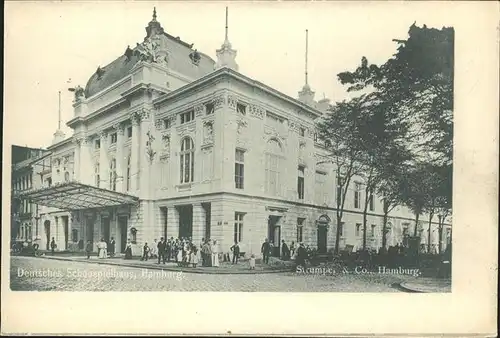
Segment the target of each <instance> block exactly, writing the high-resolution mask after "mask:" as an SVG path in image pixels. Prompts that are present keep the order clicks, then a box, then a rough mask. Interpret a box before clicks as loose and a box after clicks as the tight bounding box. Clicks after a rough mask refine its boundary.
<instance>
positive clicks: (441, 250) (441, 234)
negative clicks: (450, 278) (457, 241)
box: [438, 216, 444, 254]
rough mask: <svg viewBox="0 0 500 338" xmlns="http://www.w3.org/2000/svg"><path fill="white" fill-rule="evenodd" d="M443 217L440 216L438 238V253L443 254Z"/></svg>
mask: <svg viewBox="0 0 500 338" xmlns="http://www.w3.org/2000/svg"><path fill="white" fill-rule="evenodd" d="M441 218H442V217H441V216H438V236H439V244H438V253H439V254H441V253H442V252H443V223H444V222H443V221H442V220H441Z"/></svg>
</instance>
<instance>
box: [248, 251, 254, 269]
mask: <svg viewBox="0 0 500 338" xmlns="http://www.w3.org/2000/svg"><path fill="white" fill-rule="evenodd" d="M249 262H250V270H255V255H254V254H252V255H251V256H250V260H249Z"/></svg>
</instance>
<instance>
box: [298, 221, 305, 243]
mask: <svg viewBox="0 0 500 338" xmlns="http://www.w3.org/2000/svg"><path fill="white" fill-rule="evenodd" d="M304 221H305V218H297V243H300V242H302V241H303V234H304Z"/></svg>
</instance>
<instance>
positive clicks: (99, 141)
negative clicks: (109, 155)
mask: <svg viewBox="0 0 500 338" xmlns="http://www.w3.org/2000/svg"><path fill="white" fill-rule="evenodd" d="M94 146H95V149H100V148H101V140H100V139H97V140H95V143H94ZM58 165H59V163H58Z"/></svg>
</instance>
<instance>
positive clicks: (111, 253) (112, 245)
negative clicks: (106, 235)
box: [108, 237, 116, 257]
mask: <svg viewBox="0 0 500 338" xmlns="http://www.w3.org/2000/svg"><path fill="white" fill-rule="evenodd" d="M115 248H116V241H115V239H114V238H113V237H111V241H109V250H108V251H109V256H110V257H115Z"/></svg>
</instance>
